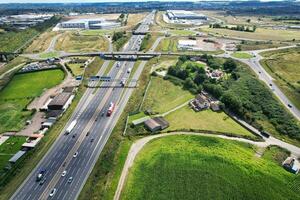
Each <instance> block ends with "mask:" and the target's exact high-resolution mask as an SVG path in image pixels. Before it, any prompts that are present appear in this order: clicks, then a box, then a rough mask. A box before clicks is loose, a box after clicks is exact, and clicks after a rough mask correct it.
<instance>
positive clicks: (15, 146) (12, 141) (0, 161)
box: [0, 137, 26, 176]
mask: <svg viewBox="0 0 300 200" xmlns="http://www.w3.org/2000/svg"><path fill="white" fill-rule="evenodd" d="M25 141H26V138H25V137H10V138H9V139H8V140H6V141H5V142H4V143H3V144H2V145H1V146H0V176H1V175H2V173H3V171H2V170H3V169H4V168H5V166H6V165H7V162H8V160H9V159H10V158H11V157H12V156H13V155H14V154H15V153H17V152H18V151H19V150H21V147H22V144H23V143H24V142H25Z"/></svg>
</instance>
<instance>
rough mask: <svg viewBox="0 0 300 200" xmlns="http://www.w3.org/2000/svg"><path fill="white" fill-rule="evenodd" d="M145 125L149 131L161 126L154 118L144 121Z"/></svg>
mask: <svg viewBox="0 0 300 200" xmlns="http://www.w3.org/2000/svg"><path fill="white" fill-rule="evenodd" d="M145 126H146V127H147V128H148V129H150V130H151V131H155V130H156V129H160V128H161V126H160V124H159V123H157V122H156V121H155V120H154V119H148V120H147V121H145Z"/></svg>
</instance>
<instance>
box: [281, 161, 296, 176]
mask: <svg viewBox="0 0 300 200" xmlns="http://www.w3.org/2000/svg"><path fill="white" fill-rule="evenodd" d="M282 166H283V168H284V169H285V170H287V171H289V172H291V173H294V174H297V173H298V172H299V166H297V160H296V159H295V158H292V157H288V158H287V159H286V160H285V161H284V162H283V163H282Z"/></svg>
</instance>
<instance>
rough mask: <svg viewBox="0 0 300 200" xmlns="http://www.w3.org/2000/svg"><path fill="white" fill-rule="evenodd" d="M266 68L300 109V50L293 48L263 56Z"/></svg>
mask: <svg viewBox="0 0 300 200" xmlns="http://www.w3.org/2000/svg"><path fill="white" fill-rule="evenodd" d="M262 55H263V56H264V57H265V59H264V60H262V61H261V63H262V65H263V66H264V68H265V69H266V70H267V71H268V72H269V73H270V75H271V76H272V77H273V78H274V79H275V80H276V83H277V85H278V86H279V87H280V89H281V90H282V91H283V92H284V93H285V94H286V95H287V96H288V98H289V99H290V100H291V101H292V102H293V103H294V104H295V106H296V107H297V108H298V109H300V93H299V92H300V78H299V77H300V68H299V62H300V48H291V49H284V50H277V51H270V52H265V53H263V54H262Z"/></svg>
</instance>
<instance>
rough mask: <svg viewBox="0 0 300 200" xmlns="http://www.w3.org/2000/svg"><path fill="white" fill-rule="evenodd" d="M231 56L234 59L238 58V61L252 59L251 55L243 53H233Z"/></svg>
mask: <svg viewBox="0 0 300 200" xmlns="http://www.w3.org/2000/svg"><path fill="white" fill-rule="evenodd" d="M231 56H233V57H235V58H240V59H249V58H253V56H252V55H251V54H249V53H245V52H234V53H233V54H231Z"/></svg>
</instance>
